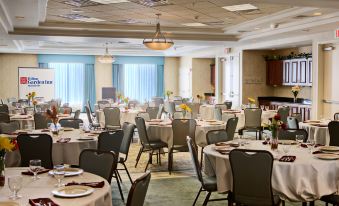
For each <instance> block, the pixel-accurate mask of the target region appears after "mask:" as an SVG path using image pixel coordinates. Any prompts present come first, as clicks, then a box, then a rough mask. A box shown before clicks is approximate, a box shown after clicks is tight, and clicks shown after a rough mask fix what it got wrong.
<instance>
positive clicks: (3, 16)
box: [0, 1, 14, 33]
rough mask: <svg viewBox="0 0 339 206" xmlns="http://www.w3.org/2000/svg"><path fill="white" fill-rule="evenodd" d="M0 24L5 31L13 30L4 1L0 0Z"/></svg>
mask: <svg viewBox="0 0 339 206" xmlns="http://www.w3.org/2000/svg"><path fill="white" fill-rule="evenodd" d="M0 24H1V26H2V28H3V29H4V31H5V32H6V33H8V32H10V31H13V29H14V27H13V23H12V20H11V18H10V17H9V15H8V9H7V7H6V5H5V2H4V1H0Z"/></svg>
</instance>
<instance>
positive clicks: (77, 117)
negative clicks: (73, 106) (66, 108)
mask: <svg viewBox="0 0 339 206" xmlns="http://www.w3.org/2000/svg"><path fill="white" fill-rule="evenodd" d="M73 118H74V119H79V118H80V109H77V110H75V112H74V116H73Z"/></svg>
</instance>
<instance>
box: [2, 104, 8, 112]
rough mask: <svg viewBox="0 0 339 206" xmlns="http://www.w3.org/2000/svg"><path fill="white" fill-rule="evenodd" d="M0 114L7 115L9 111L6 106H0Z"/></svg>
mask: <svg viewBox="0 0 339 206" xmlns="http://www.w3.org/2000/svg"><path fill="white" fill-rule="evenodd" d="M0 112H2V113H7V114H9V109H8V105H7V104H0Z"/></svg>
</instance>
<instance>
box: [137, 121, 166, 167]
mask: <svg viewBox="0 0 339 206" xmlns="http://www.w3.org/2000/svg"><path fill="white" fill-rule="evenodd" d="M135 124H136V126H137V129H138V133H139V138H140V143H141V147H140V149H139V153H138V156H137V159H136V163H135V167H137V165H138V162H139V160H140V156H141V154H142V153H143V152H147V153H148V154H149V159H148V162H147V165H146V168H145V171H146V170H147V168H148V165H149V164H150V163H152V156H153V155H157V159H158V162H159V164H161V156H160V153H161V149H162V148H166V147H167V144H166V143H165V142H162V141H161V140H156V141H150V140H149V138H148V134H147V130H146V125H145V120H144V119H143V118H141V117H136V118H135Z"/></svg>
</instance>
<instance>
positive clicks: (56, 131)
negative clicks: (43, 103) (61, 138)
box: [50, 123, 59, 135]
mask: <svg viewBox="0 0 339 206" xmlns="http://www.w3.org/2000/svg"><path fill="white" fill-rule="evenodd" d="M50 129H51V131H52V134H54V135H58V134H59V128H58V125H57V123H52V124H51V128H50Z"/></svg>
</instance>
